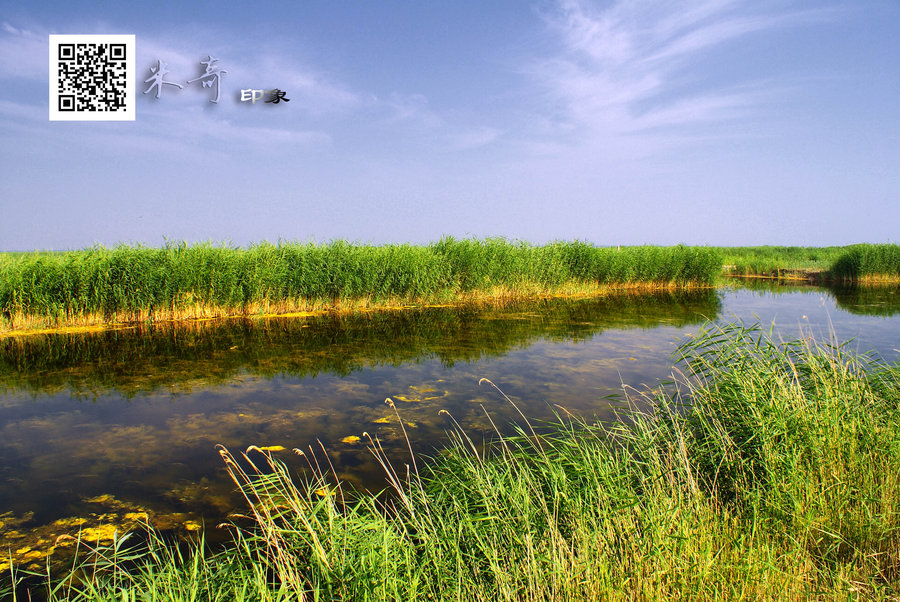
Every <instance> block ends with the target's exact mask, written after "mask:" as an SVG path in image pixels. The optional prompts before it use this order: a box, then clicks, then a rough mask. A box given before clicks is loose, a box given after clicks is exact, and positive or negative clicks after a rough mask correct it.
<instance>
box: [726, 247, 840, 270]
mask: <svg viewBox="0 0 900 602" xmlns="http://www.w3.org/2000/svg"><path fill="white" fill-rule="evenodd" d="M717 250H718V251H719V253H720V254H721V255H722V262H723V264H724V265H725V266H729V267H728V268H727V273H728V274H731V275H735V276H762V275H767V276H777V275H778V274H779V272H781V271H783V270H822V271H826V270H827V269H828V268H829V267H830V266H831V264H832V263H833V262H834V261H835V260H836V259H837V258H838V257H839V256H840V255H841V254H842V253H843V252H844V247H781V246H763V247H717Z"/></svg>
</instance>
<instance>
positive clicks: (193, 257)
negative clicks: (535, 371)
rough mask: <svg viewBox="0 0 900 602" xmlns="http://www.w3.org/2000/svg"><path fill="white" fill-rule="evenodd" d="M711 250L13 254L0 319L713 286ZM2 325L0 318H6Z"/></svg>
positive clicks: (470, 243) (502, 245) (715, 268)
mask: <svg viewBox="0 0 900 602" xmlns="http://www.w3.org/2000/svg"><path fill="white" fill-rule="evenodd" d="M720 265H721V261H720V260H719V257H718V254H717V253H716V252H715V251H713V250H711V249H709V248H704V247H684V246H678V247H627V248H623V249H621V250H618V249H616V248H600V247H595V246H593V245H590V244H588V243H583V242H556V243H551V244H547V245H542V246H536V245H530V244H528V243H524V242H510V241H507V240H505V239H497V238H493V239H485V240H475V239H463V240H456V239H453V238H449V237H448V238H443V239H441V240H440V241H439V242H437V243H434V244H431V245H427V246H413V245H406V244H403V245H382V246H371V245H358V244H350V243H347V242H344V241H336V242H332V243H328V244H311V243H310V244H299V243H297V244H295V243H281V244H278V245H272V244H267V243H264V244H259V245H255V246H252V247H250V248H248V249H239V248H230V247H217V246H213V245H209V244H206V245H195V246H187V245H185V244H171V245H168V246H167V247H166V248H163V249H153V248H146V247H127V246H119V247H116V248H114V249H106V248H103V247H94V248H91V249H87V250H84V251H71V252H63V253H55V254H46V253H36V254H28V253H25V254H16V255H13V254H10V255H9V256H8V257H7V258H6V259H4V260H3V261H2V262H0V321H3V322H4V323H5V326H6V327H7V328H9V327H15V326H16V324H21V323H23V322H24V321H27V319H29V318H31V319H37V320H42V319H43V320H44V321H45V322H49V323H51V324H57V325H58V324H72V323H75V324H77V323H96V322H98V321H106V322H114V321H132V320H145V319H153V318H166V317H178V316H184V315H198V314H200V313H202V312H204V311H205V312H213V313H217V314H221V313H226V314H227V313H247V312H250V313H255V312H265V311H281V310H289V309H297V308H308V307H315V306H322V305H328V306H334V305H337V304H340V303H353V302H358V301H360V300H364V301H366V302H373V303H376V304H378V303H392V302H397V301H400V302H404V301H406V302H411V301H444V300H452V299H457V298H459V297H460V296H465V295H472V294H477V293H483V294H486V295H491V294H496V290H497V289H500V290H501V292H503V293H504V294H511V295H513V296H514V295H515V294H516V293H517V292H518V293H522V294H527V293H533V292H535V291H538V292H540V291H554V290H558V289H560V288H564V287H566V286H569V285H572V284H575V285H586V286H604V285H610V286H615V285H621V284H635V283H639V284H647V285H670V284H676V285H687V284H710V283H711V282H712V280H713V279H714V277H715V276H716V274H717V273H718V272H719V269H720ZM3 325H4V324H0V326H3Z"/></svg>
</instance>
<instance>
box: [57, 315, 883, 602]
mask: <svg viewBox="0 0 900 602" xmlns="http://www.w3.org/2000/svg"><path fill="white" fill-rule="evenodd" d="M680 352H681V354H682V357H683V364H682V365H683V366H684V374H683V375H682V376H681V377H679V379H678V383H677V387H676V388H675V389H672V388H669V389H665V390H658V391H654V392H649V393H647V394H645V395H644V396H642V397H638V398H632V399H631V407H632V408H633V409H632V411H630V412H629V413H628V414H627V415H623V416H621V420H619V421H616V422H614V423H606V424H601V423H596V422H591V421H586V420H583V419H580V418H575V417H572V416H569V415H566V414H565V413H563V414H562V415H561V416H560V418H559V419H558V420H557V421H556V422H555V423H553V424H549V425H534V426H532V425H531V424H529V423H528V421H525V422H521V423H520V428H519V431H518V435H515V436H511V437H502V436H499V435H498V436H497V437H496V438H495V439H494V440H493V441H490V442H487V443H485V442H482V441H479V440H472V439H470V437H469V435H468V434H467V432H466V431H464V430H463V429H462V428H460V427H459V426H458V425H456V422H455V421H454V419H453V417H448V425H449V426H450V428H451V443H450V445H449V447H448V448H447V449H445V450H444V451H443V452H442V453H440V455H439V456H438V457H436V458H433V459H431V460H426V459H425V458H421V457H419V458H416V457H415V456H413V457H411V458H410V461H409V464H408V466H406V467H402V468H401V467H396V466H392V465H391V464H390V462H388V461H387V459H386V456H385V454H384V453H383V451H382V448H381V447H380V444H379V441H378V440H377V439H372V440H370V445H371V447H372V451H373V452H374V453H375V455H376V457H377V458H378V459H379V460H380V461H382V462H383V467H384V470H385V475H386V477H387V482H388V484H389V487H388V490H387V491H386V492H384V493H383V494H380V495H379V494H370V493H367V492H360V491H351V490H348V488H346V486H344V485H342V484H341V483H340V482H336V481H335V480H334V477H333V476H332V475H333V473H332V472H331V469H330V468H329V464H328V463H327V461H326V462H325V463H320V460H319V458H320V457H323V456H322V455H321V452H319V453H316V452H314V450H308V451H306V453H305V457H306V458H307V459H308V461H309V463H310V466H311V467H312V468H313V471H314V476H313V477H312V478H310V479H309V480H308V481H306V482H303V483H302V484H298V483H297V481H295V480H294V479H292V478H291V476H290V475H289V474H288V471H287V469H286V468H285V466H284V464H282V463H281V462H279V461H277V460H275V459H273V458H272V457H271V456H270V455H255V456H252V457H253V458H254V459H255V460H256V464H254V463H253V462H252V461H251V456H245V455H242V454H238V455H234V454H232V453H230V452H228V451H227V450H224V449H223V450H222V451H221V453H222V457H223V459H224V460H225V463H226V466H227V467H228V470H229V472H230V474H231V475H232V477H233V478H234V480H235V482H236V483H237V485H238V486H239V488H240V490H241V492H242V493H243V494H244V496H245V497H246V500H247V502H248V504H249V514H250V516H251V517H253V518H254V519H255V522H256V526H255V528H253V529H249V530H242V531H238V532H237V533H238V534H237V545H235V546H234V547H233V548H231V549H229V550H226V551H224V552H220V553H218V554H211V553H209V552H207V551H204V550H203V548H202V547H196V548H195V549H194V551H193V552H191V553H190V554H187V555H184V556H182V555H181V552H178V551H174V550H173V549H172V548H168V547H166V546H165V545H163V544H160V543H155V544H153V545H152V546H151V548H150V551H149V552H145V553H144V556H143V557H139V556H137V555H136V553H135V554H131V555H130V554H128V553H126V552H123V551H122V550H121V549H104V550H102V552H103V555H101V556H98V557H97V558H98V559H99V560H93V561H90V560H89V561H87V563H86V564H85V565H83V566H76V567H75V568H74V569H73V573H72V575H70V576H69V577H65V578H63V579H57V580H51V581H50V582H49V583H51V584H55V585H48V586H47V590H46V591H48V592H49V594H48V597H49V598H50V599H51V600H63V599H65V600H94V599H109V600H113V599H115V600H131V599H143V598H141V596H144V597H145V598H146V599H162V598H164V597H165V599H175V600H181V599H185V600H187V599H208V600H214V599H228V600H250V599H252V600H289V599H290V600H297V599H300V600H331V599H342V600H397V599H404V600H427V599H455V600H492V601H493V600H596V599H663V598H691V599H759V598H778V599H810V598H823V599H847V598H855V597H873V598H874V597H893V596H897V595H898V594H900V366H898V365H894V366H887V365H882V364H879V363H878V362H875V361H874V360H869V359H868V358H866V357H865V356H862V357H860V356H856V355H851V354H849V353H847V351H846V349H845V348H844V347H842V346H840V345H836V344H817V343H815V342H814V341H812V340H811V339H803V340H799V341H793V342H787V343H784V342H777V341H775V340H774V339H773V338H772V337H771V336H769V335H767V334H766V333H763V332H761V331H760V330H759V329H758V328H752V327H751V328H746V327H743V326H742V325H733V326H729V327H725V328H723V329H718V330H717V329H712V328H710V329H707V330H704V331H703V332H701V333H700V334H699V335H698V336H696V337H694V338H693V339H691V340H689V341H688V342H687V343H685V344H683V345H682V347H681V348H680ZM510 403H512V402H510ZM454 425H455V426H454ZM249 453H250V452H248V454H249ZM259 453H260V452H258V451H256V452H254V454H259ZM260 458H262V459H260ZM120 548H121V546H120ZM118 558H127V562H120V561H118V560H117V559H118ZM52 588H55V589H52Z"/></svg>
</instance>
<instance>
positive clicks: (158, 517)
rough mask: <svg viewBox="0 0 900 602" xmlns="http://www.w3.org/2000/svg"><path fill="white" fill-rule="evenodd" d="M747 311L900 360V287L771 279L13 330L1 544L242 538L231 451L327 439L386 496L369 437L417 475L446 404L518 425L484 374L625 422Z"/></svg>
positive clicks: (36, 546) (539, 404)
mask: <svg viewBox="0 0 900 602" xmlns="http://www.w3.org/2000/svg"><path fill="white" fill-rule="evenodd" d="M735 320H742V321H744V322H745V323H747V324H750V323H754V322H759V323H760V324H762V325H763V327H765V328H769V327H774V328H775V330H776V331H777V332H778V333H779V334H780V335H781V336H783V337H784V338H797V337H799V336H809V335H810V334H811V335H812V336H814V337H816V338H817V339H818V340H820V341H823V342H824V341H828V340H830V339H831V337H834V339H835V340H836V341H840V342H845V344H846V345H847V347H848V348H849V349H853V350H856V351H860V352H869V351H871V352H872V353H873V354H876V355H878V356H879V357H881V358H883V359H884V360H886V361H889V362H897V361H900V350H898V349H900V289H898V288H897V287H885V288H868V289H852V288H843V289H826V288H817V287H809V286H790V285H775V284H771V283H760V282H759V281H749V282H746V283H743V284H736V285H735V286H734V287H729V288H723V289H719V290H705V291H697V292H677V293H672V292H665V293H658V294H650V295H621V296H612V297H604V298H599V299H580V300H546V301H539V302H528V303H514V304H509V305H506V306H503V307H484V306H481V307H476V306H473V307H467V308H462V309H460V308H448V307H432V308H423V309H415V310H413V309H407V310H398V311H385V312H379V313H363V314H356V315H343V316H324V317H320V318H315V319H296V318H281V319H240V320H219V321H208V322H194V323H187V324H179V325H172V324H159V325H146V326H141V327H136V328H127V329H121V330H108V331H103V332H97V333H89V334H57V335H37V336H31V337H15V338H11V337H10V338H4V339H2V340H0V544H2V549H4V550H6V549H12V550H13V551H14V552H15V551H16V550H19V551H21V550H25V551H24V552H22V553H21V554H19V553H18V552H16V553H17V554H18V559H19V560H22V561H32V562H37V561H40V560H41V558H42V556H43V555H44V554H45V553H46V550H48V549H50V548H51V547H52V546H53V545H54V544H55V542H56V541H57V538H58V537H59V536H60V535H63V534H65V533H69V534H77V533H78V530H79V528H80V529H82V530H83V532H84V533H92V534H94V535H95V536H96V539H97V540H101V541H102V540H104V538H105V537H107V536H108V535H109V533H111V531H113V530H115V529H119V530H120V531H121V530H125V529H128V528H130V527H133V526H134V525H135V524H137V523H139V522H140V521H142V520H145V519H149V521H150V522H151V523H152V524H154V525H155V526H157V527H158V528H160V529H163V530H171V531H172V532H174V533H184V532H189V531H194V530H197V529H199V527H200V526H201V525H202V524H204V523H205V524H206V526H207V527H208V528H211V529H209V530H210V533H212V539H216V538H217V537H219V538H222V539H226V538H228V537H229V536H228V534H227V532H226V531H225V530H222V529H214V528H212V527H214V526H215V525H217V524H219V523H221V522H223V521H225V520H227V518H228V516H229V514H231V513H234V512H241V511H243V509H244V508H243V504H242V500H241V499H240V498H239V497H238V495H236V493H235V487H234V486H233V484H232V483H231V481H229V480H228V477H227V475H226V473H225V470H224V466H223V464H222V462H221V459H220V458H219V455H218V453H217V451H216V445H218V444H221V445H224V446H226V447H228V448H229V449H231V450H232V451H239V450H244V449H246V448H247V447H248V446H250V445H256V446H259V447H266V448H268V449H269V453H272V454H273V455H274V456H275V457H277V458H279V459H282V460H284V461H285V462H288V463H289V464H290V465H291V466H292V467H296V469H297V470H300V469H302V467H303V459H302V458H300V457H299V456H298V455H296V454H294V453H292V452H291V450H292V449H293V448H300V449H308V448H309V447H310V446H312V447H313V448H315V449H318V450H321V451H322V455H321V457H322V458H323V459H324V458H325V457H326V456H325V455H324V454H327V458H328V459H329V460H330V462H331V463H332V464H333V466H334V470H335V472H336V473H337V474H338V476H339V478H340V479H341V480H343V481H345V482H347V483H350V484H353V485H354V486H357V487H365V488H369V489H372V490H380V489H382V488H383V487H384V486H385V481H384V477H383V475H382V473H381V471H380V468H379V467H378V466H377V464H376V463H375V462H374V461H373V457H372V455H371V453H370V452H369V451H368V450H367V448H366V443H367V441H368V437H373V438H377V439H378V441H379V442H380V443H381V444H382V445H383V446H384V448H385V450H386V451H387V453H388V455H389V456H390V457H391V458H393V459H394V461H395V462H396V463H397V465H398V466H401V467H402V466H403V465H404V463H408V462H409V451H408V449H407V445H411V446H412V447H413V449H414V450H415V452H416V453H417V454H423V455H425V456H427V455H429V454H434V453H435V451H436V449H437V448H440V447H441V446H442V445H444V444H446V442H447V441H448V439H447V435H446V432H447V430H448V428H449V427H450V425H451V423H450V420H451V419H450V418H448V417H447V416H446V415H445V414H443V413H441V414H439V412H441V410H445V411H446V412H447V413H449V415H450V416H452V419H453V420H455V421H457V422H458V423H459V424H460V425H461V426H462V427H463V428H464V429H465V430H466V432H467V433H468V434H469V435H470V436H471V437H472V438H473V439H476V440H478V439H480V438H482V437H489V436H491V434H492V433H493V432H494V429H493V427H492V425H491V422H490V421H489V419H488V415H489V416H490V419H491V420H492V421H493V422H494V424H496V425H497V427H498V428H500V429H501V430H503V431H508V430H509V428H510V424H511V423H512V422H514V421H515V420H516V419H517V415H518V414H517V410H516V409H515V408H514V407H513V406H512V405H511V404H510V403H509V402H508V401H507V400H505V399H504V397H503V395H501V394H500V393H499V392H498V391H497V390H496V389H494V388H493V387H491V386H490V385H489V384H486V383H483V384H481V385H479V381H480V380H481V379H482V378H487V379H490V381H491V382H492V383H494V384H495V385H496V386H497V388H499V389H500V390H502V392H503V393H504V394H505V395H506V396H508V397H509V398H510V399H511V400H512V401H513V402H514V403H515V404H516V405H517V406H518V408H519V409H520V410H521V411H522V412H523V413H524V414H525V415H526V416H527V417H528V418H529V419H531V420H533V421H535V423H538V424H539V423H540V421H543V420H550V419H552V418H553V417H554V415H555V414H558V413H561V412H572V413H574V414H577V415H580V416H584V417H587V418H591V419H593V418H597V419H601V420H610V419H614V417H615V415H616V412H617V411H620V410H622V409H623V408H624V407H626V405H627V404H626V401H625V392H626V391H627V392H628V393H629V394H630V395H631V396H632V397H633V398H634V399H637V398H638V397H639V395H640V393H642V392H645V391H647V390H648V388H651V387H656V386H659V385H660V383H662V382H665V381H667V380H669V379H671V377H672V373H673V369H675V368H676V366H675V362H674V358H673V353H674V352H675V350H676V349H677V346H678V343H679V341H682V340H684V339H685V337H688V336H690V335H692V334H694V333H696V332H697V331H698V330H699V329H700V328H701V327H702V326H703V325H704V324H706V323H707V322H708V321H714V322H719V323H727V322H732V321H735ZM386 398H391V399H392V400H393V401H394V405H395V407H396V411H395V410H394V409H393V408H392V407H391V406H390V405H388V404H386V403H385V399H386ZM407 438H408V440H409V444H408V443H407ZM257 453H259V452H252V453H251V457H252V456H253V454H257ZM104 526H105V528H106V531H104V530H103V529H104ZM217 533H218V535H216V534H217Z"/></svg>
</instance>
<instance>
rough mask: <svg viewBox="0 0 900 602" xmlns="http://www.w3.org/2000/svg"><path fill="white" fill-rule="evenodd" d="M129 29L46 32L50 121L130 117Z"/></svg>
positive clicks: (131, 42) (132, 68)
mask: <svg viewBox="0 0 900 602" xmlns="http://www.w3.org/2000/svg"><path fill="white" fill-rule="evenodd" d="M134 82H135V59H134V36H133V35H52V36H50V121H134V105H135V94H134V89H135V83H134Z"/></svg>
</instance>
